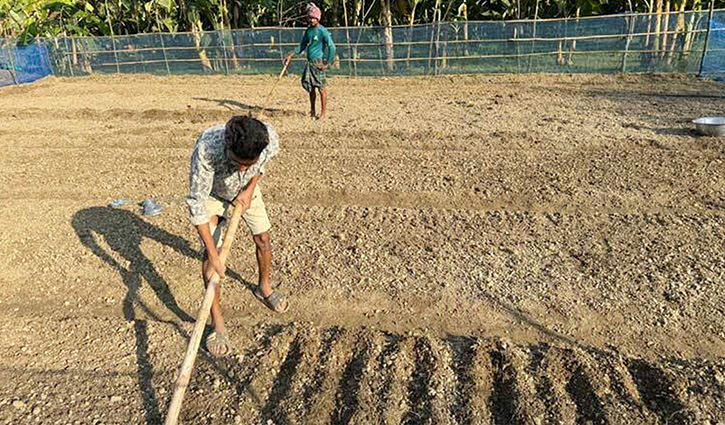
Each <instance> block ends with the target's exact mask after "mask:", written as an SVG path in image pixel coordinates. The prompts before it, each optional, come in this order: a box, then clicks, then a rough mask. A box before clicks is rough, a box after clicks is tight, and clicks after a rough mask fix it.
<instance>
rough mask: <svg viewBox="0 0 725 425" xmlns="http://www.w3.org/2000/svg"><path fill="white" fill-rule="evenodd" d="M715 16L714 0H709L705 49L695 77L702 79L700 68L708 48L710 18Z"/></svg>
mask: <svg viewBox="0 0 725 425" xmlns="http://www.w3.org/2000/svg"><path fill="white" fill-rule="evenodd" d="M714 14H715V0H710V13H709V14H708V17H707V32H706V33H705V47H703V49H702V58H701V59H700V71H698V73H697V76H698V77H702V68H703V65H704V64H705V57H706V56H707V49H708V48H709V47H710V30H711V29H712V17H713V15H714Z"/></svg>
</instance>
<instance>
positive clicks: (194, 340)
mask: <svg viewBox="0 0 725 425" xmlns="http://www.w3.org/2000/svg"><path fill="white" fill-rule="evenodd" d="M243 212H244V209H243V208H241V207H234V213H233V214H232V219H231V221H230V222H229V227H228V228H227V231H226V234H225V235H224V244H223V245H222V249H221V253H220V254H219V260H220V261H221V263H222V264H225V263H226V262H227V258H228V257H229V251H230V249H231V246H232V241H233V240H234V234H235V233H236V232H237V227H239V219H240V218H241V217H242V213H243ZM219 280H220V278H219V275H218V274H217V273H216V272H214V274H213V275H212V277H211V279H209V284H208V285H207V287H206V291H205V292H204V301H203V302H202V303H201V307H200V308H199V313H198V314H197V317H196V324H195V325H194V331H193V332H192V334H191V338H190V340H189V347H188V348H187V349H186V356H185V357H184V362H183V363H182V364H181V369H180V371H179V377H178V378H177V379H176V383H175V384H174V394H173V396H172V398H171V403H170V404H169V411H168V413H167V414H166V421H165V422H164V425H176V423H177V421H178V420H179V412H180V411H181V403H182V402H183V401H184V394H185V393H186V388H187V387H188V386H189V381H190V380H191V371H192V369H193V368H194V362H195V361H196V353H197V352H198V351H199V344H200V343H201V336H202V335H203V333H204V327H205V326H206V320H207V318H208V317H209V311H210V309H211V304H212V301H214V294H215V293H216V287H217V286H218V285H219Z"/></svg>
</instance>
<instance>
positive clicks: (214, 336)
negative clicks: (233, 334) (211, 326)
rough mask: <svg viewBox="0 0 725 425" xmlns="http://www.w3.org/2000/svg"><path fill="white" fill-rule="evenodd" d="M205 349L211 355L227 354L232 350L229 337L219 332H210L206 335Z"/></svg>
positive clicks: (222, 355) (221, 355)
mask: <svg viewBox="0 0 725 425" xmlns="http://www.w3.org/2000/svg"><path fill="white" fill-rule="evenodd" d="M222 347H223V349H222ZM206 349H207V351H209V353H211V355H212V356H215V357H224V356H227V355H229V354H231V353H232V351H233V350H234V348H233V347H232V342H231V341H230V340H229V337H227V335H226V334H223V333H220V332H212V333H211V334H209V336H208V337H206ZM217 353H218V354H217Z"/></svg>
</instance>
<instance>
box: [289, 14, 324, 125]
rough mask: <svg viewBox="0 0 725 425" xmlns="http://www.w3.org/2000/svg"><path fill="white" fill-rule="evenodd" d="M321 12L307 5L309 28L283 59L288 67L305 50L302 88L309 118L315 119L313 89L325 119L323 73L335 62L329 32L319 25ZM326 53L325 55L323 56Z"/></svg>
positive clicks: (321, 114) (321, 117) (320, 117)
mask: <svg viewBox="0 0 725 425" xmlns="http://www.w3.org/2000/svg"><path fill="white" fill-rule="evenodd" d="M321 17H322V11H321V10H320V8H318V7H317V6H316V5H315V4H314V3H308V4H307V18H308V19H309V24H310V25H309V26H308V27H307V30H306V31H305V35H304V36H302V41H301V42H300V46H299V47H298V48H297V49H295V51H294V52H290V53H289V54H288V55H287V57H285V59H284V63H285V65H289V63H290V61H291V60H292V58H293V57H294V56H295V55H299V54H301V53H302V52H303V51H305V50H307V65H305V70H304V71H303V72H302V87H303V88H304V89H305V90H307V92H308V93H309V94H310V116H311V117H312V118H316V114H315V99H316V94H315V89H317V90H318V91H319V92H320V107H321V111H320V116H319V119H323V118H325V112H326V111H327V90H326V89H325V86H326V85H327V76H326V75H325V71H326V70H327V68H329V67H330V65H332V63H333V61H334V60H335V52H336V49H335V43H333V41H332V37H331V36H330V31H328V30H327V28H325V27H323V26H322V25H320V18H321ZM325 52H327V54H325Z"/></svg>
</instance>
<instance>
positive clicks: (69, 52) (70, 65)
mask: <svg viewBox="0 0 725 425" xmlns="http://www.w3.org/2000/svg"><path fill="white" fill-rule="evenodd" d="M63 42H64V43H65V57H67V58H68V69H70V76H71V77H75V72H74V71H73V59H71V56H70V55H71V54H72V53H71V51H70V49H68V37H67V36H66V37H64V38H63Z"/></svg>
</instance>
